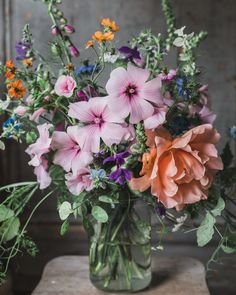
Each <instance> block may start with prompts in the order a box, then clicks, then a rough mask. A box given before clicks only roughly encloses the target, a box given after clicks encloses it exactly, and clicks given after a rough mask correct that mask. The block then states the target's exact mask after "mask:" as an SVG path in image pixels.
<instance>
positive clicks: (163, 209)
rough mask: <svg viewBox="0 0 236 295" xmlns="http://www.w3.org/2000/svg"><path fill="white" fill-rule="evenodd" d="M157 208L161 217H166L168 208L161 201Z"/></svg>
mask: <svg viewBox="0 0 236 295" xmlns="http://www.w3.org/2000/svg"><path fill="white" fill-rule="evenodd" d="M155 209H156V212H157V214H158V215H159V216H160V217H165V215H166V208H165V207H164V206H163V205H162V204H161V203H157V205H156V208H155Z"/></svg>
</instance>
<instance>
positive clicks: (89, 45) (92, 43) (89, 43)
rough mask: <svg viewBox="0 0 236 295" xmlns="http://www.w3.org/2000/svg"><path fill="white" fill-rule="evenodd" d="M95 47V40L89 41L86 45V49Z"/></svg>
mask: <svg viewBox="0 0 236 295" xmlns="http://www.w3.org/2000/svg"><path fill="white" fill-rule="evenodd" d="M93 46H94V41H93V40H89V41H88V42H87V43H86V46H85V48H86V49H88V48H90V47H93Z"/></svg>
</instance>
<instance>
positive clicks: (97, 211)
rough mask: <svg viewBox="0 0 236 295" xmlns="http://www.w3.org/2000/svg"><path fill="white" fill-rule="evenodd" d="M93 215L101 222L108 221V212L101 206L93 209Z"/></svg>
mask: <svg viewBox="0 0 236 295" xmlns="http://www.w3.org/2000/svg"><path fill="white" fill-rule="evenodd" d="M92 215H93V217H94V218H95V219H96V220H97V221H99V222H102V223H105V222H107V221H108V215H107V212H106V211H105V210H104V209H103V208H102V207H100V206H94V207H93V209H92Z"/></svg>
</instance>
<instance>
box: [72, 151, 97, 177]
mask: <svg viewBox="0 0 236 295" xmlns="http://www.w3.org/2000/svg"><path fill="white" fill-rule="evenodd" d="M92 161H93V156H92V154H91V153H90V152H83V151H80V152H78V153H77V155H76V156H75V157H74V160H73V161H72V172H73V173H77V172H78V170H79V169H81V168H84V167H87V166H88V165H89V164H91V163H92Z"/></svg>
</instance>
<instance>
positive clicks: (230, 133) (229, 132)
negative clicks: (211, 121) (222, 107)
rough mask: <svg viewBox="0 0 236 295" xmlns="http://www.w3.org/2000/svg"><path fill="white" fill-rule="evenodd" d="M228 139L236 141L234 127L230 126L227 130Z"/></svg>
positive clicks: (235, 128)
mask: <svg viewBox="0 0 236 295" xmlns="http://www.w3.org/2000/svg"><path fill="white" fill-rule="evenodd" d="M228 134H229V137H231V138H232V139H236V126H232V127H230V128H229V129H228Z"/></svg>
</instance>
